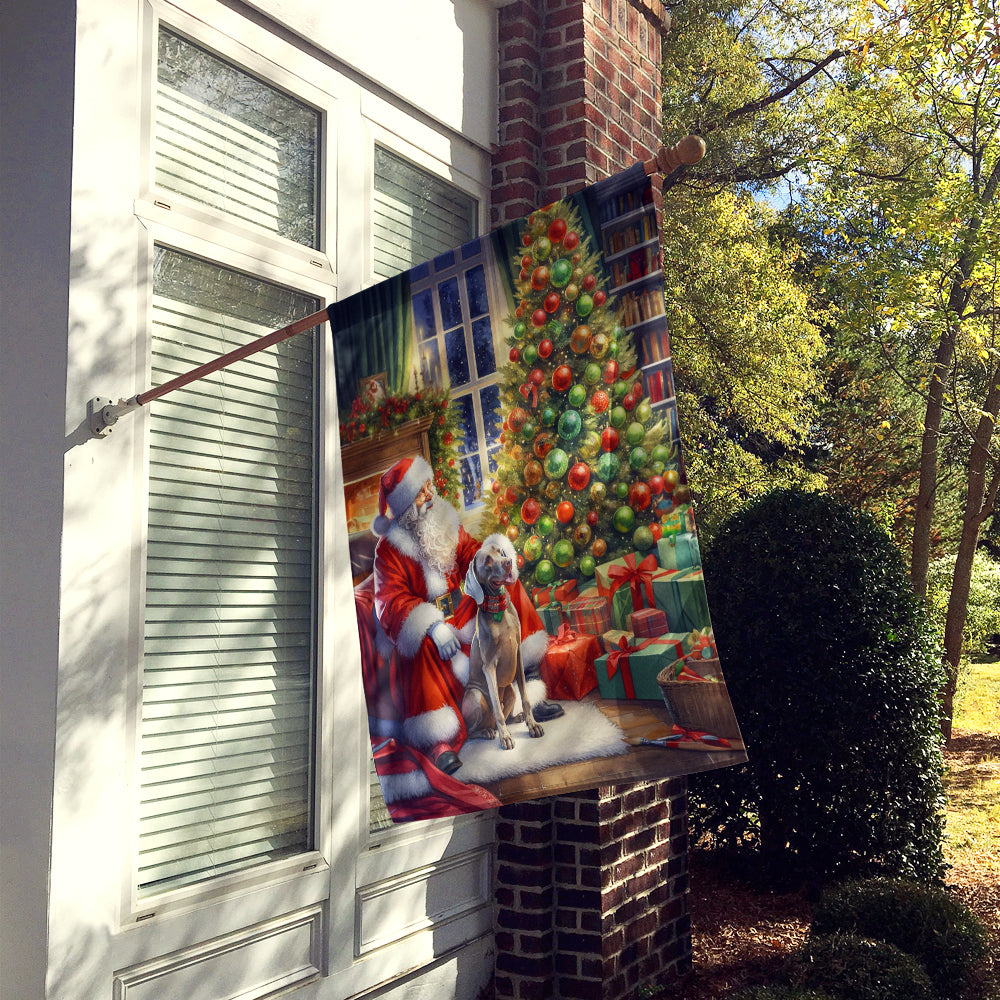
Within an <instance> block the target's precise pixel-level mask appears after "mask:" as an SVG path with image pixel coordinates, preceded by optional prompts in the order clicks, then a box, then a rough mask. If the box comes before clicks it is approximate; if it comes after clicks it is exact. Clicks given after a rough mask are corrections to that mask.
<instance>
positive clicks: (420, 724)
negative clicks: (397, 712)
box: [403, 705, 459, 750]
mask: <svg viewBox="0 0 1000 1000" xmlns="http://www.w3.org/2000/svg"><path fill="white" fill-rule="evenodd" d="M458 731H459V721H458V716H457V715H456V714H455V710H454V709H453V708H451V707H450V706H449V705H444V706H442V707H441V708H435V709H433V710H432V711H430V712H424V713H423V714H422V715H413V716H411V717H410V718H409V719H404V720H403V734H404V738H405V740H406V742H407V743H409V744H410V746H412V747H416V748H417V749H418V750H429V749H430V748H431V747H433V746H434V745H435V744H436V743H447V742H448V741H449V740H453V739H454V738H455V737H456V736H457V735H458Z"/></svg>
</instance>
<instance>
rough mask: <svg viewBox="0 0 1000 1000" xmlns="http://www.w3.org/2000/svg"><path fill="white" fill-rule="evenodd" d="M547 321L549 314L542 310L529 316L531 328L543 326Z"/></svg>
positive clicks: (537, 310)
mask: <svg viewBox="0 0 1000 1000" xmlns="http://www.w3.org/2000/svg"><path fill="white" fill-rule="evenodd" d="M548 321H549V314H548V313H547V312H546V311H545V310H544V309H536V310H535V311H534V312H533V313H532V314H531V325H532V326H545V324H546V323H548Z"/></svg>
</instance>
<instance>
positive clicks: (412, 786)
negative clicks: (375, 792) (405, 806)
mask: <svg viewBox="0 0 1000 1000" xmlns="http://www.w3.org/2000/svg"><path fill="white" fill-rule="evenodd" d="M378 783H379V784H380V785H381V786H382V798H384V799H385V801H386V804H389V803H392V802H401V801H402V800H403V799H420V798H423V797H424V796H425V795H430V794H431V792H432V791H433V789H432V788H431V783H430V782H429V781H428V780H427V775H426V774H424V772H423V771H421V770H419V769H418V770H416V771H407V772H405V773H404V774H386V775H379V779H378Z"/></svg>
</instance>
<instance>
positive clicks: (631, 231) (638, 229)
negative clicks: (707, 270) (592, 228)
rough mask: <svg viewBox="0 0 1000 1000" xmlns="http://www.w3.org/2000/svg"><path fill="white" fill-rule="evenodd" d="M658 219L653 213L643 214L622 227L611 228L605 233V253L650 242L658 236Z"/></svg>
mask: <svg viewBox="0 0 1000 1000" xmlns="http://www.w3.org/2000/svg"><path fill="white" fill-rule="evenodd" d="M657 235H658V234H657V232H656V219H655V218H653V217H652V216H651V215H641V216H639V217H638V218H636V219H633V220H632V221H631V222H630V223H628V224H627V225H624V226H622V227H621V228H620V229H611V230H609V231H608V232H607V233H605V235H604V250H605V253H609V254H616V253H623V252H624V251H625V250H628V249H629V248H631V247H634V246H638V245H639V244H640V243H648V242H649V241H650V240H654V239H656V237H657Z"/></svg>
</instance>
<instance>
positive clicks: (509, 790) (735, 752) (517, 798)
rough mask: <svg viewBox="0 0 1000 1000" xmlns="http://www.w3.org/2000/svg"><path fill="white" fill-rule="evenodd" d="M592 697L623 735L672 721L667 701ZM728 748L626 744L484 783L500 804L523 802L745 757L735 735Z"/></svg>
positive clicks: (657, 733) (647, 733)
mask: <svg viewBox="0 0 1000 1000" xmlns="http://www.w3.org/2000/svg"><path fill="white" fill-rule="evenodd" d="M583 700H584V701H592V702H593V703H594V704H595V705H596V706H597V707H598V708H599V709H600V710H601V711H602V712H603V713H604V715H606V716H607V717H608V718H609V719H610V720H611V721H612V722H614V723H615V725H617V726H619V727H620V728H621V729H622V730H623V731H624V733H625V737H626V738H629V737H643V736H644V737H645V738H646V739H649V740H655V739H659V738H660V737H662V736H669V735H670V734H671V732H672V731H673V724H672V722H671V721H670V715H669V714H668V712H667V707H666V705H661V704H658V703H656V702H652V701H625V700H621V701H618V700H611V699H608V698H599V697H597V696H596V695H588V696H587V697H586V698H584V699H583ZM728 742H729V743H730V744H732V749H731V750H716V749H712V750H671V749H666V748H663V747H630V748H629V751H628V753H626V754H621V755H619V756H616V757H600V758H596V759H594V760H585V761H581V762H580V763H577V764H561V765H559V766H557V767H550V768H547V769H546V770H544V771H540V772H538V773H536V774H522V775H518V776H517V777H514V778H504V779H502V780H501V781H498V782H493V783H491V784H488V785H484V786H483V787H484V788H486V789H487V790H488V791H490V792H492V793H493V795H495V796H496V797H497V798H498V799H500V801H501V802H505V803H510V802H523V801H524V800H526V799H537V798H539V797H541V796H547V795H553V794H558V793H561V792H565V793H569V792H578V791H581V790H582V789H584V788H593V787H594V786H595V785H614V784H618V783H630V782H635V781H641V780H643V779H647V778H649V779H654V780H656V779H662V778H670V777H674V776H676V775H679V774H693V773H694V772H696V771H708V770H712V769H714V768H717V767H725V766H727V765H730V764H740V763H742V762H743V761H745V760H746V750H745V747H744V745H743V743H742V742H741V741H740V740H738V739H730V740H729V741H728Z"/></svg>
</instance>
